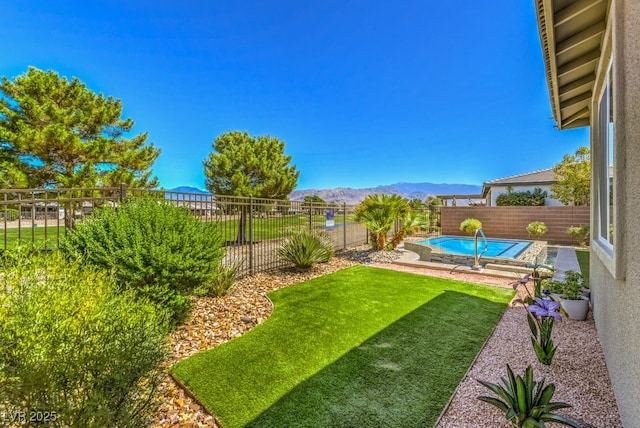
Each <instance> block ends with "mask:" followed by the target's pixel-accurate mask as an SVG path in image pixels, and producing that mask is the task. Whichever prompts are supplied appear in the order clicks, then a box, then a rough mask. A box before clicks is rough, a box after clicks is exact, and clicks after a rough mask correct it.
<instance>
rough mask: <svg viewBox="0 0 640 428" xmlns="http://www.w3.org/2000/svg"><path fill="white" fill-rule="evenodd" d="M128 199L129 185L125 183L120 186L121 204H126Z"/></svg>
mask: <svg viewBox="0 0 640 428" xmlns="http://www.w3.org/2000/svg"><path fill="white" fill-rule="evenodd" d="M125 199H127V185H126V184H125V183H121V184H120V202H124V200H125Z"/></svg>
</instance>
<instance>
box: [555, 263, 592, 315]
mask: <svg viewBox="0 0 640 428" xmlns="http://www.w3.org/2000/svg"><path fill="white" fill-rule="evenodd" d="M583 283H584V278H583V277H582V274H581V273H580V272H576V271H573V270H568V271H566V272H565V273H564V279H562V280H550V281H547V283H546V285H545V289H546V293H545V294H548V295H550V296H551V297H552V298H553V299H554V300H558V301H559V302H560V305H561V306H562V309H563V311H564V312H565V313H566V314H567V317H568V318H569V319H572V320H580V321H583V320H585V319H587V313H588V312H589V300H588V299H587V298H585V297H584V295H583V292H584V291H583Z"/></svg>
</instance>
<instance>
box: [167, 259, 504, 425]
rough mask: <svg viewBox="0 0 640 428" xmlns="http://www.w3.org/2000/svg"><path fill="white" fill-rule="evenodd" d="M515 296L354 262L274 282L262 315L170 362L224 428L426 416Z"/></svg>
mask: <svg viewBox="0 0 640 428" xmlns="http://www.w3.org/2000/svg"><path fill="white" fill-rule="evenodd" d="M512 296H513V291H512V290H510V289H500V288H496V287H490V286H482V285H476V284H471V283H464V282H459V281H451V280H446V279H441V278H433V277H426V276H421V275H414V274H408V273H401V272H395V271H391V270H386V269H378V268H372V267H366V266H356V267H352V268H349V269H345V270H342V271H339V272H336V273H334V274H331V275H325V276H323V277H320V278H316V279H314V280H310V281H307V282H305V283H302V284H298V285H295V286H292V287H288V288H284V289H281V290H278V291H276V292H273V293H271V294H270V298H271V299H272V300H273V302H274V305H275V310H274V313H273V314H272V315H271V317H270V318H269V319H268V320H267V321H266V322H265V323H263V324H261V325H259V326H258V327H256V328H255V329H254V330H252V331H250V332H249V333H247V334H245V335H244V336H242V337H240V338H238V339H235V340H233V341H231V342H229V343H226V344H224V345H222V346H220V347H217V348H214V349H211V350H209V351H205V352H202V353H199V354H196V355H194V356H192V357H191V358H188V359H186V360H184V361H182V362H180V363H178V364H176V365H175V366H174V367H173V368H172V369H171V370H172V372H173V374H174V375H175V376H176V377H177V378H178V379H179V380H181V381H182V382H183V383H184V384H186V385H187V386H188V387H189V388H190V389H191V391H192V392H193V393H194V394H195V395H196V397H198V399H199V400H200V401H202V402H203V403H204V404H205V405H206V406H207V407H208V408H209V409H210V410H211V411H212V412H213V413H214V414H215V415H216V416H217V417H218V418H219V419H220V420H221V422H222V423H223V424H224V426H225V427H226V428H234V427H242V426H254V427H281V426H282V427H285V426H286V427H320V426H332V427H351V426H357V427H369V426H370V427H381V426H384V427H423V426H433V424H434V422H435V421H436V419H437V417H438V415H439V414H440V412H441V411H442V409H443V407H444V405H445V404H446V402H447V401H448V400H449V397H450V396H451V395H452V394H453V391H454V390H455V388H456V386H457V385H458V383H459V382H460V380H461V378H462V376H463V375H464V373H465V372H466V370H467V369H468V367H469V366H470V364H471V362H472V360H473V358H474V357H475V355H476V354H477V353H478V351H479V349H480V347H481V346H482V344H483V343H484V341H485V340H486V338H487V337H488V335H489V334H490V332H491V331H492V329H493V327H494V326H495V324H496V322H497V321H498V319H499V317H500V316H501V314H502V313H503V311H504V309H505V308H506V306H507V304H508V302H509V300H510V299H511V297H512Z"/></svg>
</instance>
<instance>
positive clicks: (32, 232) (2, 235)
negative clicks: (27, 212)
mask: <svg viewBox="0 0 640 428" xmlns="http://www.w3.org/2000/svg"><path fill="white" fill-rule="evenodd" d="M65 232H66V229H65V227H64V225H60V227H58V226H47V227H43V226H36V227H31V225H28V226H24V227H21V228H17V227H14V228H7V229H0V240H2V242H3V243H4V245H1V246H0V248H9V247H13V246H15V245H17V244H31V243H34V242H35V243H36V245H40V244H43V245H44V243H45V242H46V241H48V242H49V243H50V245H53V246H55V245H57V241H58V238H59V237H62V236H64V234H65ZM48 245H49V244H48ZM48 245H47V246H48Z"/></svg>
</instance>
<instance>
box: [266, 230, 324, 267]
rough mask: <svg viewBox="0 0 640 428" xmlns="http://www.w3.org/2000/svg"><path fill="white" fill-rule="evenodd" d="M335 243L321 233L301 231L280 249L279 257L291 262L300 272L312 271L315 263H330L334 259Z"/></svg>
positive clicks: (293, 234) (295, 233) (296, 232)
mask: <svg viewBox="0 0 640 428" xmlns="http://www.w3.org/2000/svg"><path fill="white" fill-rule="evenodd" d="M333 252H334V251H333V241H332V240H331V238H330V237H329V236H328V235H327V234H325V233H321V232H312V231H309V230H299V231H295V232H293V233H292V234H291V236H290V237H289V238H288V239H287V240H286V241H285V242H284V244H282V246H281V247H280V248H278V256H280V258H281V259H283V260H286V261H288V262H291V263H293V264H294V265H295V267H296V268H297V269H298V270H306V269H310V268H311V267H312V266H313V265H314V264H315V263H325V262H328V261H329V260H330V259H331V257H333Z"/></svg>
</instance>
